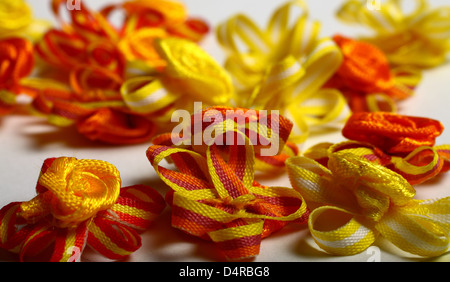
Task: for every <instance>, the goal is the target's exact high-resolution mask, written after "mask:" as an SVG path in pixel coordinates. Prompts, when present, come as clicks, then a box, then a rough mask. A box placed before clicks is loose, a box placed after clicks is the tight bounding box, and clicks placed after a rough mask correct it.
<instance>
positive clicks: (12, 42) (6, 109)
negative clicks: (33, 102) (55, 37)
mask: <svg viewBox="0 0 450 282" xmlns="http://www.w3.org/2000/svg"><path fill="white" fill-rule="evenodd" d="M33 50H34V49H33V44H32V43H31V42H30V41H29V40H27V39H25V38H20V37H9V38H2V39H0V114H7V113H10V112H11V111H12V110H14V109H15V108H16V106H17V96H19V95H20V94H23V93H25V92H27V89H26V87H24V85H23V83H22V79H23V78H26V77H27V76H29V75H30V74H31V72H32V71H33V67H34V62H35V61H34V54H33Z"/></svg>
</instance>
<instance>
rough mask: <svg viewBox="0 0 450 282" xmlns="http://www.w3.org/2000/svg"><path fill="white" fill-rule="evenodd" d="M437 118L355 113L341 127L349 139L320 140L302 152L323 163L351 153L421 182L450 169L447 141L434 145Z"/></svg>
mask: <svg viewBox="0 0 450 282" xmlns="http://www.w3.org/2000/svg"><path fill="white" fill-rule="evenodd" d="M443 129H444V128H443V126H442V124H441V123H440V122H439V121H436V120H433V119H429V118H422V117H413V116H404V115H398V114H392V113H382V112H379V113H354V114H353V115H352V116H351V117H350V119H349V120H348V121H347V123H346V125H345V126H344V129H343V131H342V132H343V135H344V136H345V137H346V138H348V139H350V140H351V141H344V142H340V143H337V144H331V143H320V144H317V145H315V146H313V147H311V148H310V149H308V150H306V151H305V152H304V155H305V156H306V157H308V158H311V159H314V160H316V161H318V162H319V163H321V164H322V165H325V166H326V164H327V163H328V160H329V157H330V155H334V154H336V153H338V152H347V153H352V154H355V155H358V156H362V157H364V158H365V159H367V160H369V161H371V162H373V163H376V164H380V165H382V166H385V167H387V168H389V169H391V170H393V171H395V172H396V173H398V174H400V175H402V176H403V177H404V178H405V179H406V180H407V181H408V182H409V183H410V184H420V183H422V182H424V181H426V180H428V179H431V178H433V177H435V176H436V175H438V174H439V173H444V172H446V171H448V170H449V169H450V145H439V146H434V144H435V138H436V137H438V136H439V135H440V134H441V133H442V131H443Z"/></svg>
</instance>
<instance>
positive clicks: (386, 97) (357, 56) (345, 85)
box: [324, 35, 422, 112]
mask: <svg viewBox="0 0 450 282" xmlns="http://www.w3.org/2000/svg"><path fill="white" fill-rule="evenodd" d="M333 40H334V42H336V44H337V45H338V46H339V48H340V49H341V51H342V54H343V57H344V59H343V61H342V64H341V65H340V67H339V69H338V70H337V71H336V73H335V74H334V75H333V76H332V77H331V78H330V79H329V80H328V81H327V82H326V84H325V86H324V87H325V88H328V87H329V88H334V89H338V90H339V91H341V92H342V93H343V95H344V96H345V98H346V99H347V102H348V104H349V107H350V109H351V111H352V112H378V111H383V112H397V108H398V107H397V104H398V102H399V101H402V100H404V99H406V98H409V97H411V96H412V95H413V94H414V89H415V88H416V86H417V85H418V84H419V82H420V81H421V76H422V75H421V71H420V70H418V69H417V68H413V67H407V66H399V67H395V68H392V67H391V66H390V63H389V62H388V59H387V58H386V55H385V54H384V53H383V52H382V51H381V50H380V49H379V48H377V47H376V46H375V45H372V44H370V43H368V42H365V41H361V40H354V39H351V38H347V37H344V36H341V35H335V36H334V37H333Z"/></svg>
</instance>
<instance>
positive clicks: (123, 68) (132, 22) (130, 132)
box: [24, 0, 219, 144]
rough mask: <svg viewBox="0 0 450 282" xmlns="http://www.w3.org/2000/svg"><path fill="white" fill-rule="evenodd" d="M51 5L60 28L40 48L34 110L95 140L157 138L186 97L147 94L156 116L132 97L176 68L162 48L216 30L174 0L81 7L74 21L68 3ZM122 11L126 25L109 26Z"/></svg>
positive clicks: (114, 141)
mask: <svg viewBox="0 0 450 282" xmlns="http://www.w3.org/2000/svg"><path fill="white" fill-rule="evenodd" d="M51 4H52V5H51V7H52V11H53V13H54V15H55V17H56V18H57V19H58V22H59V23H60V26H59V28H52V29H51V30H49V31H47V32H46V33H45V34H44V35H43V38H42V39H41V40H39V41H38V42H37V43H36V46H35V48H36V53H37V54H38V56H37V57H38V64H37V68H36V73H37V74H36V76H35V77H33V78H29V79H27V80H25V81H24V84H25V85H26V86H27V87H28V88H29V89H33V90H34V97H35V98H34V100H33V102H32V110H33V111H34V112H35V113H40V114H43V115H45V116H47V117H48V119H49V121H50V122H51V123H52V124H55V125H57V126H70V125H75V126H76V128H77V130H78V132H79V133H81V134H82V135H84V136H86V137H87V138H89V139H91V140H94V141H101V142H106V143H112V144H133V143H141V142H145V141H148V140H150V139H151V138H152V137H153V135H154V134H155V133H156V132H157V130H158V127H160V123H161V122H162V121H163V120H165V121H167V116H168V115H169V113H170V112H169V111H168V110H169V109H171V107H173V105H172V103H173V102H174V101H175V99H176V98H178V96H174V95H172V94H167V95H165V94H161V93H163V92H165V89H163V85H162V84H160V85H158V86H157V87H156V88H157V89H158V90H160V92H159V93H160V94H161V95H159V96H158V95H151V94H153V93H147V96H151V98H149V100H151V102H152V105H151V106H150V107H151V110H150V111H144V112H143V111H142V107H141V106H140V105H138V106H135V105H136V102H135V103H133V102H132V101H131V100H132V99H133V98H132V97H130V96H131V95H129V93H128V92H130V91H134V90H135V89H139V88H141V87H142V85H143V80H142V77H145V78H148V77H160V76H163V75H164V74H163V71H164V70H165V69H167V68H169V67H170V66H167V64H168V62H167V58H166V57H162V56H163V55H164V53H161V52H157V50H156V48H155V44H156V43H155V42H157V41H158V40H162V39H164V40H169V39H170V38H172V37H177V38H183V39H184V40H186V41H193V42H194V41H195V42H196V43H197V42H198V41H200V40H201V39H202V38H203V36H204V35H205V34H206V33H207V32H208V31H209V27H208V25H207V24H206V23H205V22H204V21H202V20H201V19H196V18H190V17H188V15H187V11H186V8H185V7H184V5H183V4H181V3H179V2H175V1H169V0H158V1H142V0H134V1H125V2H123V3H120V4H112V5H108V6H105V7H103V8H102V9H101V10H99V11H93V10H91V9H89V8H88V7H87V6H86V5H84V3H83V2H80V7H79V9H72V10H69V11H68V12H69V18H68V19H66V18H64V17H63V15H62V14H61V11H60V10H62V8H61V5H63V4H65V1H62V0H53V1H52V2H51ZM117 11H118V12H121V13H122V14H123V15H124V19H123V22H121V23H120V24H119V27H116V26H114V25H113V24H112V23H111V22H110V21H109V17H110V16H111V15H112V13H115V12H117ZM196 43H192V44H196ZM181 51H188V50H180V52H181ZM151 80H153V79H151ZM147 81H148V80H147ZM144 84H145V83H144ZM209 85H212V83H210V84H209ZM151 87H153V89H156V88H155V86H151ZM147 90H149V87H147V88H146V91H147ZM208 90H215V88H213V89H208ZM142 93H143V92H142V91H141V92H140V94H139V95H141V94H142ZM166 93H167V92H166ZM139 95H138V96H139ZM218 95H219V94H218ZM205 97H206V95H205ZM208 97H211V95H208ZM134 98H135V97H134ZM137 104H139V102H137ZM178 106H179V105H178ZM135 110H136V111H135Z"/></svg>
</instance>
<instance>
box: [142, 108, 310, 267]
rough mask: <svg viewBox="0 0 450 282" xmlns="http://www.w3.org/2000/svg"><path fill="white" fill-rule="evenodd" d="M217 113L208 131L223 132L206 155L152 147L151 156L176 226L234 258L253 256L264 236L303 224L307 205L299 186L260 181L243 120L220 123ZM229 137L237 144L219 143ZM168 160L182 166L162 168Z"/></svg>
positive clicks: (253, 151) (148, 151) (159, 146)
mask: <svg viewBox="0 0 450 282" xmlns="http://www.w3.org/2000/svg"><path fill="white" fill-rule="evenodd" d="M214 116H215V117H216V119H215V120H211V122H212V123H211V124H210V126H208V127H207V128H206V129H204V131H203V132H208V130H211V129H220V130H218V131H216V132H217V134H216V135H213V136H212V139H211V141H213V142H212V143H209V144H208V143H205V144H206V145H207V146H206V147H205V150H206V152H205V154H201V153H198V152H195V151H192V150H188V149H183V148H177V147H171V146H162V145H152V146H150V147H149V148H148V150H147V157H148V159H149V161H150V163H151V164H152V166H153V167H154V169H155V171H156V172H157V174H158V175H159V177H160V178H161V179H162V180H163V181H164V182H165V183H166V184H167V185H168V186H169V187H170V188H171V190H170V192H169V193H168V194H167V196H166V198H167V199H168V201H169V202H170V203H171V206H172V226H173V227H175V228H178V229H180V230H182V231H184V232H186V233H188V234H191V235H193V236H197V237H200V238H202V239H205V240H211V241H213V242H214V243H215V244H216V246H217V247H218V248H219V249H220V250H221V251H222V252H223V254H224V255H225V257H226V258H227V259H229V260H238V259H244V258H248V257H254V256H256V255H258V254H259V250H260V243H261V239H263V238H265V237H267V236H269V235H270V234H271V233H273V232H275V231H277V230H279V229H281V228H282V227H283V226H285V225H286V224H287V223H288V222H298V223H302V222H304V221H305V220H306V218H307V216H308V209H307V207H306V205H305V203H304V201H303V199H302V196H301V195H300V194H299V193H298V192H296V191H295V190H293V189H291V188H285V187H266V186H262V185H260V184H259V183H257V182H256V181H255V180H254V173H255V170H254V165H255V150H254V148H257V146H255V147H254V146H253V145H252V144H255V143H254V142H253V141H252V140H250V138H249V136H247V135H246V134H245V133H244V132H246V131H245V130H243V131H241V130H239V129H238V128H240V125H239V124H238V122H236V121H235V122H233V121H232V120H230V119H226V120H220V121H219V119H218V116H217V115H214ZM255 117H256V116H255ZM272 126H273V128H275V126H276V125H275V124H272ZM247 133H248V132H247ZM225 136H226V137H228V138H227V139H226V140H233V142H234V143H231V144H230V143H220V142H222V141H223V138H224V137H225ZM164 159H170V160H171V161H172V162H173V164H174V165H175V167H176V168H177V170H171V169H168V168H165V167H163V166H161V165H160V163H161V162H162V161H163V160H164Z"/></svg>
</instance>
